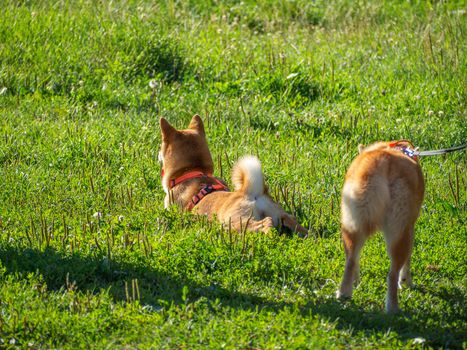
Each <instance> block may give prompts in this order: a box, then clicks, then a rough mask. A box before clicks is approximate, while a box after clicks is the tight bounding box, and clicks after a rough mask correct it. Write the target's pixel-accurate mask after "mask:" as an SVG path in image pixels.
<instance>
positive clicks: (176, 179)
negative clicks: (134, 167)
mask: <svg viewBox="0 0 467 350" xmlns="http://www.w3.org/2000/svg"><path fill="white" fill-rule="evenodd" d="M162 183H163V186H164V190H165V192H166V197H165V200H164V205H165V207H166V208H167V207H169V206H170V205H172V204H176V205H178V206H180V207H181V208H182V209H183V210H191V209H192V208H193V203H192V200H193V197H194V196H196V195H197V194H199V192H200V191H201V190H202V189H203V188H204V187H205V186H206V185H213V186H217V188H216V190H218V189H220V187H221V186H224V189H223V190H227V186H226V185H225V183H224V182H220V181H219V180H218V179H216V178H214V177H213V176H212V173H211V171H207V170H206V169H204V170H203V169H199V168H197V169H181V170H180V171H176V172H172V173H171V174H165V173H164V170H163V176H162ZM219 185H221V186H219Z"/></svg>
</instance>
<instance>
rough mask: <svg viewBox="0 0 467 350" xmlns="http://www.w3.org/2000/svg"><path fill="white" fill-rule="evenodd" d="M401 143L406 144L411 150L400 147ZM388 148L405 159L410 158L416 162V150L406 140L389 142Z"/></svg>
mask: <svg viewBox="0 0 467 350" xmlns="http://www.w3.org/2000/svg"><path fill="white" fill-rule="evenodd" d="M402 143H408V144H409V145H410V146H412V148H410V147H407V146H403V145H401V144H402ZM389 147H390V148H394V149H396V150H399V151H401V152H402V153H404V154H405V155H406V156H407V157H409V158H412V159H413V160H418V150H416V149H415V147H414V145H413V143H412V142H410V141H408V140H399V141H394V142H391V143H390V144H389Z"/></svg>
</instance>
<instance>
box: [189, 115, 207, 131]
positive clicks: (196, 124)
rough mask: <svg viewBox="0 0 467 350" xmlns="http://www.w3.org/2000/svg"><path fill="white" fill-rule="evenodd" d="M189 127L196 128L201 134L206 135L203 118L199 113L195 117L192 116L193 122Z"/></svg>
mask: <svg viewBox="0 0 467 350" xmlns="http://www.w3.org/2000/svg"><path fill="white" fill-rule="evenodd" d="M188 128H189V129H192V130H196V131H197V132H198V133H199V134H200V135H203V136H205V132H204V124H203V121H202V120H201V117H200V116H199V115H198V114H195V115H194V116H193V118H191V122H190V125H188Z"/></svg>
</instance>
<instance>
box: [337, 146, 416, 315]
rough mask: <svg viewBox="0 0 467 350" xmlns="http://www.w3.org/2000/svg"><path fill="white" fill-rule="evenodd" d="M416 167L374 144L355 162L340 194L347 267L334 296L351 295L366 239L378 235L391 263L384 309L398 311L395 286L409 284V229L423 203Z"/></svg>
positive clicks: (413, 162) (411, 239)
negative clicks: (383, 243)
mask: <svg viewBox="0 0 467 350" xmlns="http://www.w3.org/2000/svg"><path fill="white" fill-rule="evenodd" d="M423 193H424V183H423V176H422V172H421V169H420V166H419V164H418V162H417V161H415V160H413V159H410V158H409V157H407V156H406V155H404V154H403V153H402V152H400V151H398V150H395V149H392V148H390V147H389V143H383V142H381V143H377V144H375V145H372V146H370V147H368V148H366V149H361V154H360V155H359V156H358V157H357V158H356V159H355V160H354V161H353V163H352V164H351V166H350V168H349V170H348V171H347V174H346V179H345V183H344V187H343V190H342V202H341V211H342V212H341V226H342V238H343V241H344V248H345V253H346V267H345V272H344V277H343V281H342V284H341V287H340V289H339V291H338V293H337V294H338V297H351V296H352V283H353V282H354V281H355V280H356V279H357V278H358V270H359V268H358V267H359V255H360V250H361V248H362V246H363V244H364V242H365V240H366V239H367V238H368V237H369V236H370V235H371V234H373V233H374V232H375V231H376V230H382V231H383V233H384V237H385V240H386V246H387V251H388V254H389V257H390V259H391V268H390V272H389V274H388V293H387V300H386V309H387V311H389V312H392V311H396V310H397V309H398V302H397V281H398V278H399V283H406V284H409V285H410V284H411V276H410V255H411V252H412V245H413V228H414V224H415V221H416V220H417V217H418V215H419V211H420V207H421V203H422V200H423Z"/></svg>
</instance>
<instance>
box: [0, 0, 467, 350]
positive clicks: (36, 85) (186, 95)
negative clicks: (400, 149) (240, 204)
mask: <svg viewBox="0 0 467 350" xmlns="http://www.w3.org/2000/svg"><path fill="white" fill-rule="evenodd" d="M1 6H2V10H1V11H0V308H1V311H0V348H30V349H35V348H70V349H77V348H109V349H114V348H125V349H134V348H135V349H136V348H141V349H145V348H158V349H166V348H167V349H169V348H170V349H173V348H175V349H219V348H226V349H299V348H300V349H303V348H311V349H315V348H326V349H328V348H350V347H358V348H366V347H382V348H412V347H426V346H428V347H434V348H439V347H445V348H464V349H466V348H467V315H466V295H467V259H466V257H467V228H466V222H467V215H466V210H467V186H466V182H467V173H466V165H467V157H466V153H465V152H458V153H452V154H449V155H445V156H437V157H427V158H423V159H422V160H421V164H422V168H423V171H424V174H425V178H426V187H427V190H426V197H425V201H424V205H423V208H422V213H421V216H420V219H419V221H418V223H417V225H416V238H415V248H414V253H413V264H412V265H413V276H414V283H415V284H416V287H415V288H414V289H412V290H403V291H401V293H400V299H401V307H402V309H403V310H404V311H403V312H402V313H401V314H399V315H393V316H389V315H386V314H385V313H384V312H383V307H384V295H385V289H386V281H385V279H386V274H387V271H388V269H389V260H388V258H387V256H386V253H385V246H384V242H383V239H382V237H381V236H380V235H377V236H375V237H374V238H373V239H372V240H370V241H369V242H368V243H367V245H366V246H365V249H364V250H363V253H362V259H361V284H360V285H359V286H358V287H357V288H356V290H355V292H354V299H353V300H352V301H347V302H338V301H337V300H335V297H334V293H335V291H336V290H337V286H338V284H339V282H340V278H341V275H342V273H343V269H344V252H343V247H342V244H341V241H340V232H339V201H340V189H341V186H342V181H343V175H344V173H345V170H346V168H347V167H348V165H349V164H350V162H351V160H352V159H353V157H355V156H356V154H357V145H358V144H359V143H363V144H368V143H370V142H373V141H375V140H390V139H400V138H407V139H411V140H412V141H413V142H414V144H415V145H417V146H419V147H420V148H421V149H422V150H425V149H437V148H442V147H449V146H453V145H458V144H462V143H465V142H466V140H467V112H466V101H467V98H466V96H467V88H466V87H467V58H466V46H467V39H466V34H467V14H466V12H465V10H466V7H465V3H464V2H463V1H457V2H456V1H431V2H430V1H413V2H407V1H387V2H386V1H376V0H375V1H350V0H335V1H334V0H333V1H324V0H317V1H306V0H296V1H293V0H278V1H272V0H260V1H258V2H255V1H251V0H245V1H243V2H238V1H233V0H230V1H225V2H220V1H210V0H203V1H195V0H190V1H170V0H167V1H161V2H155V1H133V0H127V1H124V0H118V1H112V2H106V1H91V0H73V1H52V0H49V1H48V0H43V1H27V0H22V1H17V0H15V1H13V0H4V1H2V5H1ZM195 113H198V114H200V115H201V116H202V117H203V119H204V121H205V123H206V128H207V137H208V141H209V145H210V149H211V152H212V154H213V159H214V162H215V167H216V169H215V172H216V175H218V176H222V177H223V178H225V179H226V180H227V181H230V170H231V168H232V165H233V163H234V162H235V161H236V159H237V158H238V157H240V156H242V155H245V154H254V155H257V156H258V157H259V158H260V159H261V161H262V164H263V170H264V172H265V174H266V177H267V182H268V184H269V186H270V188H271V192H272V194H273V197H274V198H275V199H277V200H278V201H279V202H280V203H281V204H282V205H283V206H284V207H285V208H287V210H288V211H290V212H292V213H294V214H295V215H296V216H297V217H298V219H299V221H300V222H301V223H302V224H303V225H304V226H306V227H309V229H310V237H309V238H308V239H305V240H304V239H301V238H298V237H296V236H293V235H281V234H279V233H277V232H276V233H274V234H272V235H262V234H257V233H250V232H246V233H244V234H233V233H230V234H229V233H228V232H225V231H223V230H222V229H221V228H220V226H219V224H217V223H208V222H206V221H205V220H204V219H203V218H197V217H194V216H192V215H191V214H182V213H179V212H177V211H176V210H164V208H163V196H164V194H163V190H162V187H161V184H160V165H159V163H158V161H157V154H158V151H159V145H160V130H159V125H158V121H159V117H161V116H164V117H165V118H167V119H168V120H169V121H170V122H171V123H173V124H174V125H175V126H177V127H185V126H186V125H187V124H188V122H189V120H190V119H191V116H192V115H193V114H195Z"/></svg>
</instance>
